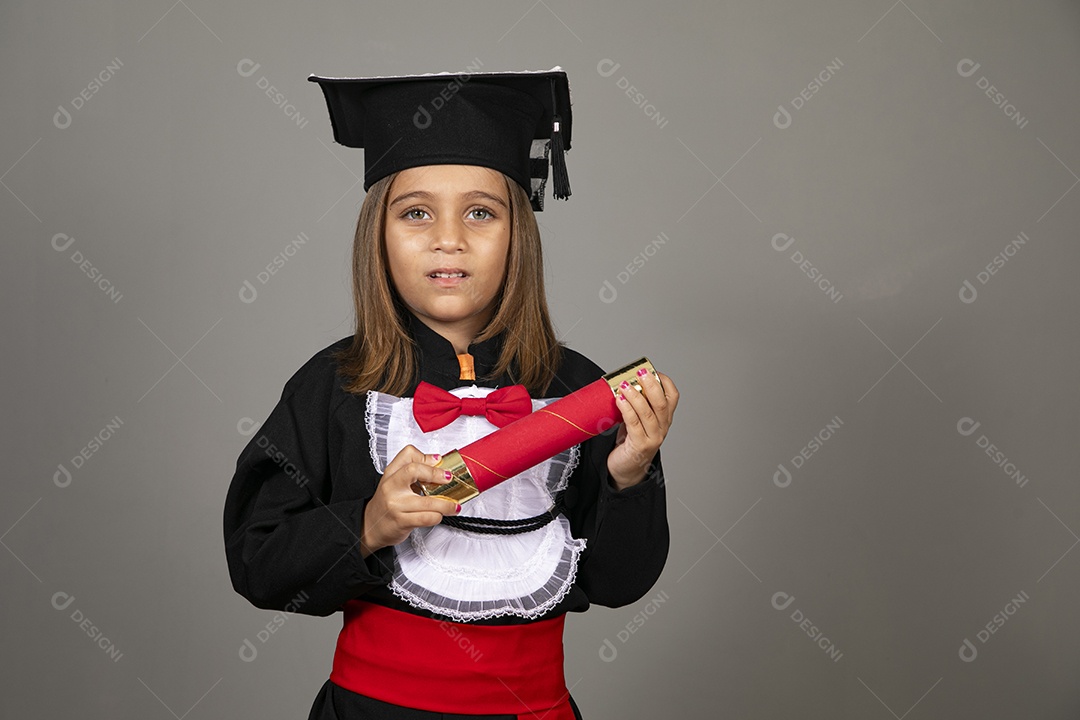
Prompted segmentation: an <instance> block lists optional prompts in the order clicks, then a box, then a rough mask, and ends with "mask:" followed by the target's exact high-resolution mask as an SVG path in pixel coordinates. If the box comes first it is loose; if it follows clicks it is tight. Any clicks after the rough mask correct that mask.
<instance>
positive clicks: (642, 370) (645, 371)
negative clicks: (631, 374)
mask: <svg viewBox="0 0 1080 720" xmlns="http://www.w3.org/2000/svg"><path fill="white" fill-rule="evenodd" d="M637 374H638V377H641V376H642V375H648V374H649V370H648V369H647V368H641V369H640V370H638V371H637Z"/></svg>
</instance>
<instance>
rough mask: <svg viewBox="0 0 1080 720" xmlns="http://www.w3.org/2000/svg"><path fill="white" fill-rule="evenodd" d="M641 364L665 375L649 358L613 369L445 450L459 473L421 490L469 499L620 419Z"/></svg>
mask: <svg viewBox="0 0 1080 720" xmlns="http://www.w3.org/2000/svg"><path fill="white" fill-rule="evenodd" d="M640 368H645V369H647V370H648V371H649V372H651V373H653V376H654V377H656V378H657V380H659V379H660V378H659V376H657V375H656V370H655V369H654V368H653V366H652V363H650V362H649V361H648V359H647V358H641V359H640V360H638V361H636V362H634V363H631V364H630V365H626V366H624V367H621V368H619V369H618V370H616V371H614V372H611V373H608V374H607V375H605V376H604V377H602V378H600V379H599V380H596V381H595V382H592V383H590V384H588V385H586V386H585V387H583V388H581V389H580V390H577V391H575V392H572V393H570V394H569V395H567V396H565V397H562V398H559V399H558V400H556V401H555V402H553V403H550V404H549V405H547V406H545V407H542V408H540V409H539V410H536V411H535V412H533V413H531V414H529V415H526V416H525V417H523V418H521V419H519V420H515V421H514V422H512V423H510V424H509V425H506V426H504V427H502V428H500V429H499V430H496V431H495V432H493V433H491V434H490V435H486V436H485V437H482V438H480V439H479V440H477V441H475V442H471V443H469V444H468V445H466V446H465V447H463V448H460V449H456V450H451V451H450V452H448V453H446V454H444V455H443V456H442V458H441V459H440V460H439V462H438V463H437V464H436V467H442V468H445V469H447V470H449V471H450V472H451V474H452V475H453V479H452V480H450V481H449V482H448V483H446V484H445V485H438V484H434V483H418V485H419V486H420V491H421V492H422V493H423V494H424V495H431V496H434V497H444V498H447V499H448V500H452V501H453V502H456V503H463V502H465V501H467V500H471V499H472V498H474V497H476V496H477V495H479V494H480V493H481V492H483V491H484V490H487V489H489V488H491V487H494V486H495V485H498V484H499V483H501V482H502V481H503V480H507V479H509V478H511V477H513V476H514V475H517V474H518V473H520V472H523V471H524V470H527V469H529V468H531V467H533V466H534V465H539V464H540V463H542V462H544V461H545V460H547V459H548V458H552V457H554V456H556V455H558V454H559V453H561V452H562V451H563V450H566V449H568V448H571V447H573V446H574V445H577V444H578V443H581V442H584V441H585V440H588V439H589V438H591V437H593V436H595V435H599V434H600V433H602V432H604V431H605V430H607V429H608V428H610V427H612V426H614V425H617V424H619V423H620V422H622V413H621V412H620V411H619V408H618V406H617V405H616V404H615V398H616V396H617V394H618V393H619V392H620V388H619V385H620V384H621V383H622V382H623V381H624V380H626V381H627V382H629V383H630V384H631V386H633V388H634V389H636V390H637V391H639V392H640V391H641V386H640V385H639V384H638V375H637V371H638V370H639V369H640ZM627 391H629V388H627Z"/></svg>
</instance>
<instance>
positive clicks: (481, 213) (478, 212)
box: [469, 208, 494, 220]
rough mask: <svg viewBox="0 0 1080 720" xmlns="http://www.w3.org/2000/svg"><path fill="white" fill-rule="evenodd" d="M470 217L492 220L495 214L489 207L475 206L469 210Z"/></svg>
mask: <svg viewBox="0 0 1080 720" xmlns="http://www.w3.org/2000/svg"><path fill="white" fill-rule="evenodd" d="M469 217H471V218H472V219H473V220H490V219H491V218H492V217H494V216H493V215H492V214H491V211H490V210H488V209H487V208H473V209H472V210H470V211H469Z"/></svg>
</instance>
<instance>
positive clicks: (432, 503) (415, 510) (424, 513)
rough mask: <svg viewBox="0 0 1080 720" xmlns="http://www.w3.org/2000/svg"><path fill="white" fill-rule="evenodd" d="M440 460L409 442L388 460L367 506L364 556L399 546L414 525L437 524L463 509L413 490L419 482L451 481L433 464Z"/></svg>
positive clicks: (362, 546) (444, 500)
mask: <svg viewBox="0 0 1080 720" xmlns="http://www.w3.org/2000/svg"><path fill="white" fill-rule="evenodd" d="M438 461H439V456H438V455H425V454H424V453H422V452H420V451H419V450H418V449H417V448H416V447H414V446H412V445H406V446H405V447H403V448H402V449H401V452H399V453H398V454H397V455H395V456H394V459H393V460H391V461H390V462H389V463H387V465H386V471H385V472H383V476H382V478H380V480H379V486H378V487H377V488H375V494H374V495H373V496H372V497H371V499H370V500H369V501H368V503H367V506H366V507H365V508H364V527H363V528H362V529H361V530H362V531H361V534H360V556H361V557H367V556H368V555H370V554H371V553H373V552H375V551H376V550H378V549H380V548H384V547H387V546H389V545H397V544H398V543H399V542H401V541H403V540H404V539H405V538H407V537H408V536H409V533H410V532H412V531H413V529H414V528H418V527H431V526H433V525H438V524H439V522H441V521H442V519H443V516H444V515H456V514H457V513H458V512H459V511H460V510H461V506H460V505H458V504H457V503H456V502H452V501H450V500H447V499H446V498H440V497H431V496H427V495H419V494H417V493H416V491H414V490H413V489H412V486H413V483H415V482H417V481H423V482H428V483H437V484H439V485H442V484H445V483H446V482H447V481H448V480H449V477H447V473H448V471H446V470H443V469H442V468H437V467H433V466H434V465H435V463H437V462H438Z"/></svg>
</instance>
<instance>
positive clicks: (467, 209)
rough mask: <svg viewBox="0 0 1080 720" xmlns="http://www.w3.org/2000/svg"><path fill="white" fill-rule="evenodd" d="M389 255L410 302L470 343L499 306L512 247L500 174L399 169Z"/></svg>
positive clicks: (389, 220)
mask: <svg viewBox="0 0 1080 720" xmlns="http://www.w3.org/2000/svg"><path fill="white" fill-rule="evenodd" d="M387 201H388V204H387V210H386V225H385V236H386V254H387V258H388V261H389V265H390V277H391V280H392V281H393V283H394V287H395V288H396V289H397V291H398V294H399V295H401V297H402V299H403V300H404V301H405V304H406V305H407V306H408V307H409V308H410V309H411V310H412V311H413V313H415V314H416V315H417V317H419V318H420V319H421V320H423V321H424V322H425V323H426V324H427V325H428V326H429V327H431V328H432V329H434V330H435V331H436V332H441V333H442V334H443V335H444V336H447V337H448V338H450V339H451V340H452V341H455V345H456V344H458V342H457V341H458V340H460V341H461V343H463V346H467V345H468V342H469V341H470V340H471V339H472V337H474V336H475V335H476V334H477V333H479V332H480V330H482V329H483V328H484V326H485V325H486V324H487V322H488V320H490V319H491V316H492V314H493V313H494V311H495V299H496V297H497V296H498V294H499V290H500V289H501V288H502V285H503V281H504V279H505V277H506V258H507V254H508V253H509V249H510V196H509V192H508V190H507V187H506V179H505V178H504V177H503V175H502V173H500V172H497V171H495V170H492V169H490V168H485V167H478V166H474V165H428V166H425V167H415V168H409V169H407V170H402V171H401V172H399V173H398V174H397V176H396V177H395V178H394V181H393V183H392V184H391V185H390V191H389V194H388V196H387Z"/></svg>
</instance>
